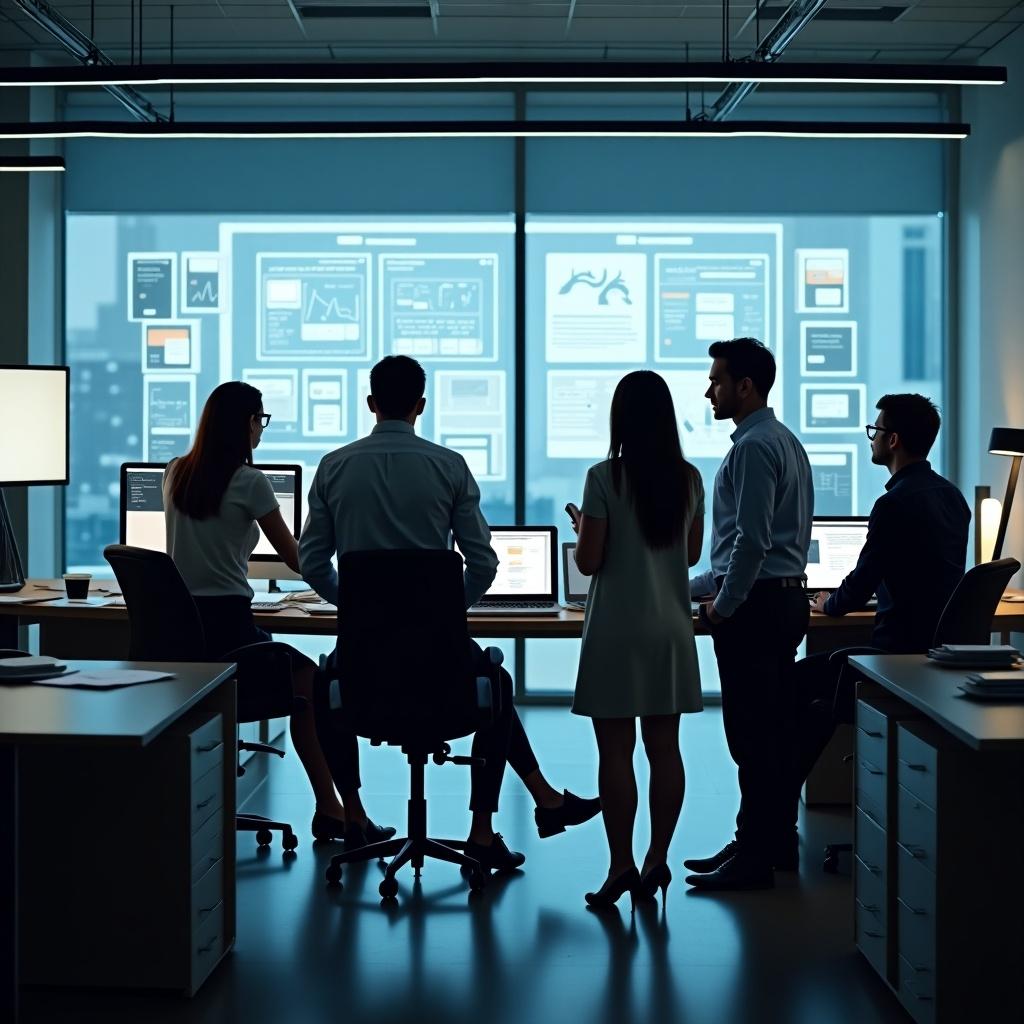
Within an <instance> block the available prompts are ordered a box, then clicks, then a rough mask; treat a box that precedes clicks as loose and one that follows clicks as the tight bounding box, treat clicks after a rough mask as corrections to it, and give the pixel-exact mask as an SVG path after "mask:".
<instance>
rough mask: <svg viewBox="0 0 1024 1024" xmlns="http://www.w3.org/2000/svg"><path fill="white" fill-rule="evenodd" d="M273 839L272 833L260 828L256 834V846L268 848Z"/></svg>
mask: <svg viewBox="0 0 1024 1024" xmlns="http://www.w3.org/2000/svg"><path fill="white" fill-rule="evenodd" d="M273 838H274V833H273V832H271V831H270V829H268V828H261V829H260V830H259V831H258V832H257V833H256V844H257V845H258V846H269V845H270V843H271V841H272V840H273Z"/></svg>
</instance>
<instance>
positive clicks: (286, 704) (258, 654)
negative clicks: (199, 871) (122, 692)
mask: <svg viewBox="0 0 1024 1024" xmlns="http://www.w3.org/2000/svg"><path fill="white" fill-rule="evenodd" d="M103 557H104V558H106V560H107V561H108V562H109V563H110V566H111V568H112V569H113V570H114V575H115V576H116V577H117V582H118V583H119V584H120V586H121V593H122V594H123V595H124V601H125V606H126V608H127V609H128V624H129V630H130V634H131V636H130V640H129V649H128V657H129V658H130V659H131V660H133V661H210V660H217V661H233V662H235V664H236V665H237V666H238V668H237V676H236V678H237V680H238V698H237V699H238V721H239V722H258V721H261V720H263V719H267V718H280V717H284V716H287V715H290V714H291V713H292V709H293V708H294V706H295V703H296V701H298V700H301V699H302V698H297V697H294V696H293V694H292V681H291V680H292V656H293V651H292V649H291V648H290V647H289V646H288V645H287V644H281V643H276V642H267V643H258V644H247V645H246V646H244V647H239V648H236V649H235V650H233V651H229V652H228V653H227V654H224V655H221V656H219V657H217V658H216V659H211V658H210V656H209V652H208V650H207V646H206V636H205V634H204V633H203V623H202V620H201V619H200V617H199V611H198V609H197V608H196V605H195V601H193V600H192V595H191V594H190V593H189V592H188V588H187V587H186V586H185V581H184V580H183V579H182V578H181V573H179V572H178V569H177V566H175V564H174V562H173V561H172V560H171V558H170V556H168V555H165V554H164V553H163V552H161V551H148V550H146V549H145V548H134V547H128V546H127V545H124V544H111V545H109V546H108V547H106V548H105V549H104V551H103ZM238 751H239V753H242V752H243V751H254V752H256V753H262V754H276V755H277V756H278V757H284V751H283V750H279V749H278V748H277V747H272V746H269V745H268V744H266V743H243V742H239V744H238ZM244 774H245V768H243V767H242V764H241V763H240V762H239V764H238V775H239V776H242V775H244ZM235 828H236V829H237V830H238V831H239V832H255V833H256V842H257V843H258V844H259V845H260V846H267V845H269V844H270V842H271V841H272V839H273V833H274V832H280V833H281V845H282V846H283V847H284V849H285V850H294V849H295V848H296V847H297V846H298V845H299V839H298V836H296V835H295V833H294V831H293V830H292V827H291V825H289V824H288V823H287V822H283V821H274V820H273V819H271V818H266V817H263V816H262V815H259V814H236V815H235Z"/></svg>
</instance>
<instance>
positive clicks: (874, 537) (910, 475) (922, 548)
mask: <svg viewBox="0 0 1024 1024" xmlns="http://www.w3.org/2000/svg"><path fill="white" fill-rule="evenodd" d="M885 491H886V493H885V494H883V495H881V496H880V497H879V499H878V500H877V501H876V502H875V507H874V508H873V509H872V510H871V517H870V519H869V520H868V535H867V539H866V540H865V542H864V548H863V550H862V551H861V553H860V558H858V559H857V565H856V567H855V568H854V570H853V572H851V573H850V575H849V576H847V577H846V579H845V580H843V582H842V585H841V586H840V587H839V589H838V590H837V591H836V592H835V593H834V594H833V595H832V596H831V597H830V598H829V599H828V600H827V601H826V602H825V612H826V614H828V615H845V614H846V613H847V612H852V611H856V610H857V609H858V608H863V607H864V605H865V603H866V602H867V601H868V600H869V599H870V597H871V595H872V594H877V595H878V610H877V611H876V613H875V629H874V633H873V636H872V643H874V644H875V646H877V647H881V648H883V649H884V650H887V651H894V652H901V653H914V652H924V651H927V650H928V648H929V647H931V645H932V642H933V639H934V636H935V627H936V626H937V625H938V622H939V616H940V615H941V614H942V609H943V608H945V607H946V602H947V601H949V598H950V595H951V594H952V593H953V590H954V589H955V588H956V585H957V584H958V583H959V582H960V580H961V578H962V577H963V574H964V569H965V567H966V564H967V528H968V524H969V523H970V521H971V510H970V508H969V507H968V505H967V502H966V501H965V500H964V496H963V495H962V494H961V493H960V492H959V491H958V490H957V488H956V487H955V486H954V485H953V484H951V483H950V482H949V481H948V480H946V479H945V478H944V477H941V476H939V474H938V473H936V472H935V471H934V470H933V469H932V467H931V466H930V465H929V463H928V462H926V461H924V460H922V461H920V462H912V463H911V464H910V465H909V466H904V467H903V469H901V470H899V472H897V473H893V475H892V476H891V477H890V478H889V480H888V482H887V483H886V485H885Z"/></svg>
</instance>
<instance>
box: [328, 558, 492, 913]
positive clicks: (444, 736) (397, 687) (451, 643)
mask: <svg viewBox="0 0 1024 1024" xmlns="http://www.w3.org/2000/svg"><path fill="white" fill-rule="evenodd" d="M338 579H339V585H338V593H339V599H338V641H339V642H338V649H337V654H336V658H337V662H336V664H335V665H333V666H331V668H330V669H329V673H328V674H329V677H330V678H329V684H328V685H329V690H328V694H329V699H330V706H331V717H332V720H333V721H334V722H335V724H336V725H337V724H338V723H339V722H340V721H341V720H343V722H344V728H345V729H347V730H352V731H354V732H355V733H356V735H358V736H362V737H364V738H366V739H369V740H370V742H371V744H373V745H375V746H376V745H379V744H381V743H387V744H389V745H390V746H398V747H401V749H402V753H404V754H405V756H406V758H407V759H408V762H409V772H410V777H411V778H410V795H409V805H408V808H409V810H408V835H407V836H404V837H401V838H398V837H396V838H394V839H389V840H387V841H385V842H381V843H374V844H371V845H369V846H365V847H363V848H361V849H358V850H352V851H346V852H345V853H342V854H339V855H338V856H335V857H333V858H332V859H331V864H330V867H328V869H327V881H328V883H329V884H331V885H337V884H338V883H339V882H340V881H341V870H342V865H343V864H351V863H354V862H357V861H364V860H372V859H374V858H378V859H383V858H385V857H393V859H392V861H391V863H390V864H389V865H388V867H387V870H386V871H385V873H384V878H383V880H382V881H381V883H380V894H381V897H382V898H383V899H385V900H390V899H394V897H395V896H396V895H397V893H398V882H397V880H396V877H395V876H396V874H397V872H398V870H399V869H400V868H401V867H402V865H403V864H406V863H408V862H411V863H412V867H413V871H414V872H415V875H416V877H417V878H418V877H419V875H420V869H421V868H422V866H423V863H424V861H425V860H426V859H427V858H434V859H436V860H444V861H448V862H449V863H452V864H458V865H460V866H461V867H462V868H464V869H466V871H467V873H468V875H469V886H470V889H471V890H472V891H473V892H477V891H479V890H480V889H481V888H482V887H483V885H484V882H485V876H484V872H483V869H482V868H481V867H480V863H479V861H477V860H475V859H473V858H471V857H467V856H466V855H465V853H463V852H461V851H462V850H464V848H465V843H464V842H460V841H457V840H447V839H446V840H443V841H439V840H436V839H431V838H429V837H428V835H427V803H426V800H425V798H424V794H423V776H424V767H425V765H426V763H427V760H428V759H429V758H433V760H434V763H435V764H444V763H445V762H446V761H451V762H454V763H455V764H474V763H477V764H478V763H481V761H480V759H479V758H477V759H474V758H471V757H452V756H451V747H450V746H449V744H448V742H447V741H448V740H452V739H456V738H457V737H460V736H467V735H469V734H470V733H472V732H475V731H476V729H478V728H480V727H481V726H484V725H487V724H489V723H490V722H492V721H493V720H494V716H495V715H496V714H497V713H498V711H499V709H500V700H501V689H500V685H499V671H500V666H501V662H502V655H501V651H499V650H498V649H497V648H494V647H490V648H488V649H487V651H486V652H485V655H486V657H485V663H486V667H481V666H479V665H478V664H476V660H477V659H476V657H475V655H474V653H473V650H472V645H471V642H470V639H469V633H468V631H467V629H466V601H465V590H464V587H463V569H462V559H461V558H460V557H459V555H458V554H457V553H456V552H454V551H440V550H432V551H431V550H410V551H357V552H351V553H349V554H345V555H342V557H341V558H340V559H339V561H338Z"/></svg>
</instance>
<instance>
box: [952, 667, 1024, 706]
mask: <svg viewBox="0 0 1024 1024" xmlns="http://www.w3.org/2000/svg"><path fill="white" fill-rule="evenodd" d="M960 689H961V690H963V692H964V693H966V694H967V695H968V696H970V697H977V698H979V699H981V700H1020V699H1021V698H1024V671H1021V670H1020V669H1011V670H1010V671H1009V672H972V673H971V674H970V675H969V676H968V677H967V679H966V681H965V682H962V683H961V684H960Z"/></svg>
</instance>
